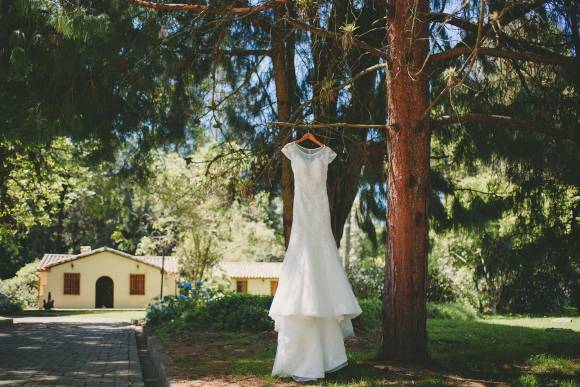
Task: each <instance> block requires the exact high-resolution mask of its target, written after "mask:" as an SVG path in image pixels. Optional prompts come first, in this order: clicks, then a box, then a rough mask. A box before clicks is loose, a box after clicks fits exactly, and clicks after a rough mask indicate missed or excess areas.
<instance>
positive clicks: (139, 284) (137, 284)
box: [129, 274, 145, 295]
mask: <svg viewBox="0 0 580 387" xmlns="http://www.w3.org/2000/svg"><path fill="white" fill-rule="evenodd" d="M129 285H130V287H129V294H131V295H144V294H145V274H131V275H130V277H129Z"/></svg>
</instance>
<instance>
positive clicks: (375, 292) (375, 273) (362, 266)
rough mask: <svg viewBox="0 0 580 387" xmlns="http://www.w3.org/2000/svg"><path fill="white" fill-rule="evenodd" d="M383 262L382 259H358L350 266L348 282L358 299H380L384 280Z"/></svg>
mask: <svg viewBox="0 0 580 387" xmlns="http://www.w3.org/2000/svg"><path fill="white" fill-rule="evenodd" d="M384 262H385V260H384V258H382V257H369V258H364V259H359V260H356V261H354V262H353V263H352V264H351V267H350V269H349V271H348V273H347V274H348V280H349V282H350V284H351V286H352V290H353V292H354V294H355V295H356V296H357V297H358V298H380V297H381V294H382V292H383V283H384V280H385V274H384V272H385V263H384Z"/></svg>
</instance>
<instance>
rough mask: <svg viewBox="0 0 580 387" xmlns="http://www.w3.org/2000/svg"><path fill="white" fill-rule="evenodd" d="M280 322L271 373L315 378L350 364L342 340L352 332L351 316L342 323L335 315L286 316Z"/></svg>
mask: <svg viewBox="0 0 580 387" xmlns="http://www.w3.org/2000/svg"><path fill="white" fill-rule="evenodd" d="M277 322H278V350H277V351H276V358H275V360H274V367H273V369H272V375H277V376H281V377H290V376H291V377H292V378H293V379H294V380H296V381H308V380H315V379H319V378H324V374H325V372H326V373H328V372H332V371H336V370H339V369H341V368H343V367H345V366H346V365H347V364H348V362H347V357H346V350H345V347H344V341H343V339H344V337H345V334H346V335H349V332H352V324H351V323H350V320H349V319H348V320H343V323H342V324H341V323H339V322H338V321H337V319H336V318H334V317H314V316H284V317H283V318H280V319H278V320H277ZM350 335H352V333H350Z"/></svg>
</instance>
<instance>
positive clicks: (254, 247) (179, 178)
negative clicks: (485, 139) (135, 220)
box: [139, 142, 283, 280]
mask: <svg viewBox="0 0 580 387" xmlns="http://www.w3.org/2000/svg"><path fill="white" fill-rule="evenodd" d="M226 147H232V148H233V149H234V150H239V147H238V146H237V145H235V144H222V145H221V146H218V145H217V144H215V143H213V142H210V143H208V144H206V145H205V146H203V147H200V148H199V149H198V150H197V151H196V152H195V153H194V154H192V155H190V156H189V157H188V158H183V157H181V156H180V155H178V154H177V153H171V152H158V153H157V155H156V156H155V158H154V162H153V165H152V167H151V169H152V172H153V176H154V177H153V178H152V179H151V180H150V182H149V184H148V185H147V186H146V187H145V188H144V189H143V193H142V195H143V197H144V200H146V201H147V202H148V203H150V212H149V214H148V217H149V218H150V219H151V220H152V228H153V229H154V230H156V231H158V232H159V233H160V234H161V235H165V237H166V243H167V244H168V245H169V246H171V247H172V248H173V249H174V250H175V254H176V255H177V256H178V257H179V259H180V264H181V265H182V267H183V270H184V272H185V274H186V275H187V276H188V278H190V279H191V280H196V279H201V278H204V277H205V276H206V275H207V274H208V273H207V271H208V269H211V268H212V267H213V266H214V264H215V263H216V262H217V261H218V260H220V259H225V260H228V261H231V260H239V261H256V260H257V261H269V260H272V259H279V257H280V256H281V255H282V253H283V250H282V247H283V246H282V244H281V241H280V240H279V238H278V236H277V235H276V232H275V230H274V229H273V225H274V222H273V221H271V220H270V218H269V216H275V214H270V212H271V210H270V209H269V207H270V206H271V203H270V201H269V200H268V196H267V195H266V194H265V193H262V194H257V195H255V196H253V197H248V198H239V197H238V198H233V199H232V197H231V196H232V195H231V193H230V189H231V187H232V186H236V185H238V184H243V182H242V181H239V180H238V179H237V177H236V175H237V174H236V175H230V174H228V173H232V172H233V171H234V169H233V168H235V170H238V171H239V173H242V172H243V171H244V168H246V166H245V165H244V163H243V162H239V160H238V161H232V160H231V159H230V157H229V156H227V155H224V154H223V152H224V148H226ZM234 153H236V152H234ZM187 160H195V161H196V162H191V161H187ZM199 160H207V161H208V162H211V163H212V169H210V170H208V167H209V166H208V165H205V162H203V161H199ZM210 160H213V161H210ZM232 163H234V164H236V165H235V167H233V166H232V165H231V164H232ZM226 170H227V171H228V172H227V173H226ZM155 249H156V244H155V243H154V242H153V241H152V239H151V238H150V237H148V236H147V237H144V238H143V239H142V240H141V242H140V245H139V251H140V252H152V251H149V250H155Z"/></svg>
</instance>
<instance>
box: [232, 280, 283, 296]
mask: <svg viewBox="0 0 580 387" xmlns="http://www.w3.org/2000/svg"><path fill="white" fill-rule="evenodd" d="M237 280H247V281H248V294H263V295H272V294H271V292H270V282H271V281H278V278H230V289H232V290H233V291H236V290H237V286H236V282H237Z"/></svg>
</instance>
